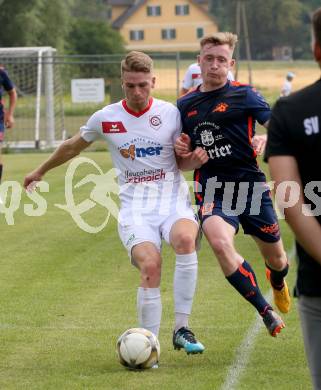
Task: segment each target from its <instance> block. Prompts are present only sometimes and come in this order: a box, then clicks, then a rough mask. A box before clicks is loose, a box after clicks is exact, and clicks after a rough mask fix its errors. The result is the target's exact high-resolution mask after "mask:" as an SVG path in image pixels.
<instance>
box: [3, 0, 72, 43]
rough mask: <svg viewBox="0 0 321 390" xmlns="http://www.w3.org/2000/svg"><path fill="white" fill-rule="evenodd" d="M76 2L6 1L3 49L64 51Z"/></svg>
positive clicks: (62, 0) (49, 0)
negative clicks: (49, 47)
mask: <svg viewBox="0 0 321 390" xmlns="http://www.w3.org/2000/svg"><path fill="white" fill-rule="evenodd" d="M71 1H72V0H67V1H66V0H55V1H52V0H28V6H27V7H26V1H25V0H2V3H1V12H0V26H1V36H0V45H1V46H5V47H11V46H13V47H17V46H53V47H56V48H58V49H63V47H64V37H65V36H66V34H67V32H68V28H69V27H68V26H69V25H70V23H69V8H70V5H71Z"/></svg>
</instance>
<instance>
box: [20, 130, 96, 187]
mask: <svg viewBox="0 0 321 390" xmlns="http://www.w3.org/2000/svg"><path fill="white" fill-rule="evenodd" d="M90 144H91V142H87V141H85V140H84V139H83V138H82V137H81V135H80V133H78V134H76V135H74V136H73V137H72V138H70V139H68V140H66V141H65V142H63V143H62V144H61V145H60V146H59V147H58V148H57V149H56V150H55V152H54V153H53V154H52V155H51V156H50V157H49V158H48V160H46V161H45V162H44V163H43V164H41V165H40V166H39V167H38V168H36V169H35V170H34V171H33V172H31V173H29V174H28V175H27V176H26V177H25V179H24V183H23V185H24V188H25V189H30V187H29V186H30V185H31V184H32V183H34V182H37V181H40V180H41V179H42V177H43V176H44V175H45V174H46V173H47V172H48V171H50V170H51V169H53V168H55V167H58V166H59V165H62V164H63V163H65V162H67V161H69V160H71V159H72V158H73V157H75V156H77V155H78V154H79V153H80V152H81V151H82V150H84V149H86V148H87V147H88V146H89V145H90Z"/></svg>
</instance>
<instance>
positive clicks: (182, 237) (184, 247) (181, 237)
mask: <svg viewBox="0 0 321 390" xmlns="http://www.w3.org/2000/svg"><path fill="white" fill-rule="evenodd" d="M195 240H196V237H195V235H194V234H193V233H189V232H181V233H179V234H177V235H176V236H175V238H174V239H173V240H172V246H173V248H174V251H175V252H176V253H178V254H185V253H191V252H193V251H194V250H195Z"/></svg>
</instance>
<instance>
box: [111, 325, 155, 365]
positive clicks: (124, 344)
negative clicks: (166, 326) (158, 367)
mask: <svg viewBox="0 0 321 390" xmlns="http://www.w3.org/2000/svg"><path fill="white" fill-rule="evenodd" d="M116 347H117V354H118V358H119V361H120V363H121V364H122V365H123V366H125V367H127V368H130V369H137V370H139V369H146V368H151V367H153V366H154V365H155V364H157V363H158V361H159V355H160V345H159V341H158V339H157V337H156V336H155V335H154V334H153V333H152V332H150V331H149V330H147V329H144V328H131V329H128V330H126V331H125V332H124V333H123V334H122V335H121V336H120V337H119V338H118V340H117V345H116Z"/></svg>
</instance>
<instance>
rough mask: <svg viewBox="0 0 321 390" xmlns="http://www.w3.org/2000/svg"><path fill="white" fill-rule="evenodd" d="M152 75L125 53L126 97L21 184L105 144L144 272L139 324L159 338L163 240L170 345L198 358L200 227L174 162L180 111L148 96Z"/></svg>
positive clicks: (124, 231) (124, 232) (127, 233)
mask: <svg viewBox="0 0 321 390" xmlns="http://www.w3.org/2000/svg"><path fill="white" fill-rule="evenodd" d="M152 71H153V62H152V59H151V58H150V57H149V56H148V55H146V54H144V53H142V52H135V51H133V52H130V53H129V54H127V56H126V57H125V59H124V60H123V61H122V63H121V80H122V88H123V91H124V94H125V99H124V100H122V101H120V102H118V103H115V104H110V105H108V106H106V107H104V108H103V109H102V110H100V111H97V112H95V113H94V114H93V115H92V116H91V117H90V118H89V120H88V122H87V124H86V125H85V126H83V127H81V129H80V133H78V134H77V135H75V136H74V137H72V138H71V139H69V140H66V141H65V142H64V143H63V144H61V146H60V147H59V148H58V149H57V150H56V151H55V152H54V153H53V154H52V155H51V156H50V157H49V159H48V160H47V161H45V162H44V163H43V164H41V165H40V166H39V167H38V168H37V169H36V170H34V171H33V172H31V173H30V174H28V175H27V176H26V177H25V181H24V186H25V188H30V187H31V186H33V184H32V183H34V182H37V181H40V180H41V179H42V177H43V175H44V174H45V173H46V172H47V171H49V170H50V169H52V168H54V167H57V166H59V165H61V164H63V163H64V162H66V161H68V160H70V159H71V158H73V157H75V156H76V155H78V154H79V153H80V152H81V151H82V150H84V149H85V148H86V147H88V146H89V145H90V144H91V143H92V142H94V141H95V140H97V139H104V140H105V141H106V142H107V143H108V148H109V151H110V153H111V156H112V160H113V163H114V166H115V168H117V169H118V170H119V176H118V183H119V187H120V191H119V197H120V200H121V209H120V213H119V219H118V231H119V236H120V238H121V241H122V243H123V245H124V246H125V248H126V249H127V251H128V254H129V256H130V258H131V261H132V264H133V265H135V266H136V267H137V268H138V269H139V271H140V275H141V283H140V287H139V288H138V292H137V311H138V321H139V326H141V327H143V328H146V329H148V330H150V331H152V332H153V333H154V334H156V335H158V332H159V328H160V323H161V313H162V303H161V294H160V281H161V264H162V259H161V242H162V239H164V240H165V241H166V242H168V243H169V244H171V246H172V247H173V249H174V251H175V254H176V266H175V274H174V302H175V328H174V332H173V345H174V348H175V349H181V348H184V349H185V351H186V352H187V353H188V354H189V353H193V354H194V353H201V352H203V350H204V346H203V345H202V344H201V343H200V342H199V341H197V339H196V338H195V335H194V333H193V332H192V331H191V330H190V329H189V327H188V318H189V315H190V313H191V309H192V301H193V296H194V293H195V287H196V280H197V266H198V261H197V254H196V249H195V242H196V238H197V235H198V229H199V226H198V223H197V221H196V220H195V217H194V212H193V209H192V207H191V203H190V198H189V193H188V189H187V184H186V182H185V181H184V178H183V177H182V175H181V173H180V171H179V170H178V168H177V164H176V159H175V153H174V143H175V140H176V139H177V138H178V136H179V134H180V132H181V120H180V114H179V111H178V110H177V108H176V107H175V106H174V105H172V104H171V103H167V102H164V101H161V100H157V99H154V98H152V97H151V90H152V88H153V87H154V84H155V77H154V76H153V73H152Z"/></svg>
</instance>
